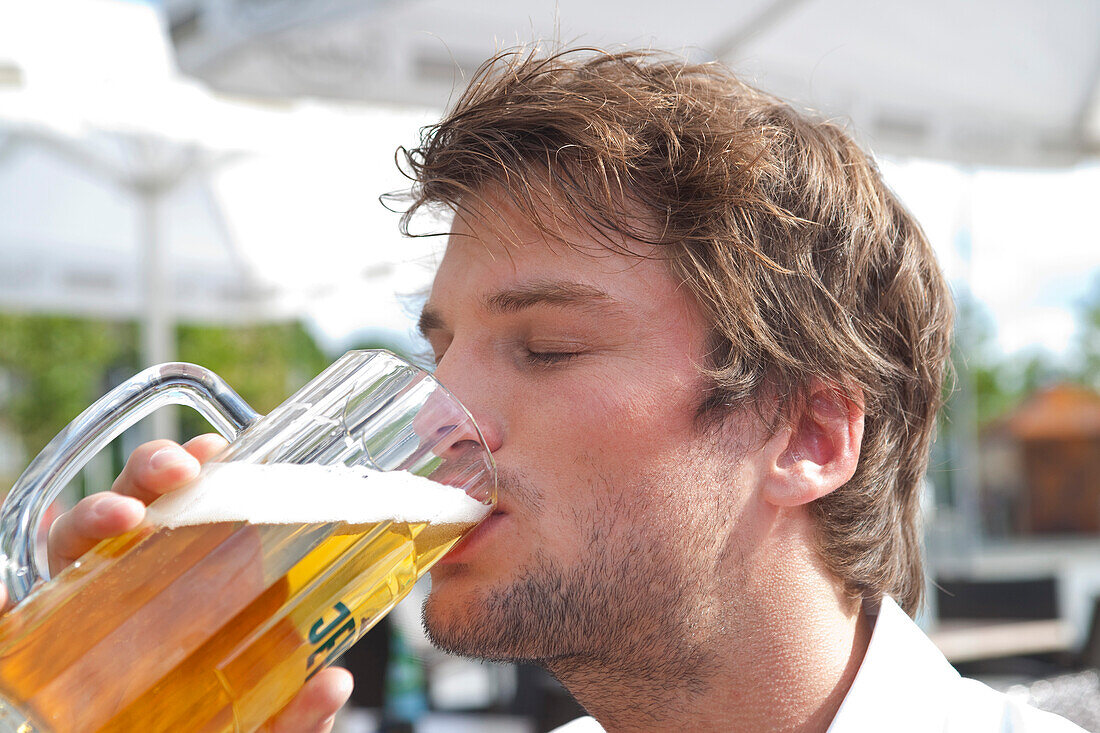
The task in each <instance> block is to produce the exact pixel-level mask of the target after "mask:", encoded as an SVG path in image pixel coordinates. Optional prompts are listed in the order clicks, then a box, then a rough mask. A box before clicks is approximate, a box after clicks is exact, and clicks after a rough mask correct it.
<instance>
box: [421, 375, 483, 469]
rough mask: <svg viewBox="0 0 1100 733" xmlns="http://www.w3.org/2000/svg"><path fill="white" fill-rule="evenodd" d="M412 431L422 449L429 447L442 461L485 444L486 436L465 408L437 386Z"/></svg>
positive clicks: (457, 456) (459, 455)
mask: <svg viewBox="0 0 1100 733" xmlns="http://www.w3.org/2000/svg"><path fill="white" fill-rule="evenodd" d="M413 430H414V431H415V432H416V435H417V437H418V438H419V439H420V445H421V447H422V448H424V447H426V448H428V449H430V450H431V452H432V453H434V454H435V455H437V456H440V457H442V458H448V459H455V458H459V457H461V456H462V455H463V454H465V453H467V452H468V451H470V450H472V449H474V448H476V447H477V446H482V445H485V440H484V438H483V436H482V435H481V434H479V432H478V428H477V427H476V426H475V423H474V421H473V419H472V418H471V417H470V416H469V415H468V414H467V413H466V411H465V410H463V408H462V405H460V404H459V402H458V401H457V400H456V399H455V398H454V397H453V396H451V395H450V394H449V393H448V392H447V391H446V390H443V389H440V388H438V387H437V388H436V389H435V391H434V392H432V393H431V395H429V397H428V399H427V400H426V401H425V402H424V406H423V407H421V408H420V411H419V412H418V413H417V414H416V416H415V417H414V418H413Z"/></svg>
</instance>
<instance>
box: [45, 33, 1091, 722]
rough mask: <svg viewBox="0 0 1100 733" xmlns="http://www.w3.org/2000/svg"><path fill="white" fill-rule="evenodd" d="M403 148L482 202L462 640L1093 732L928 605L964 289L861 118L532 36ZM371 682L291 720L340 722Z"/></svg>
mask: <svg viewBox="0 0 1100 733" xmlns="http://www.w3.org/2000/svg"><path fill="white" fill-rule="evenodd" d="M406 161H407V163H408V171H409V173H410V175H411V176H412V178H413V179H414V181H415V184H416V186H415V188H414V194H413V195H414V199H413V202H412V206H411V208H410V211H409V214H408V215H407V216H409V217H411V216H412V214H413V213H415V211H416V210H418V209H420V208H422V207H425V206H442V207H445V208H449V209H451V210H452V211H453V212H454V223H453V225H452V227H451V234H450V239H449V242H448V245H447V250H446V253H445V256H444V258H443V260H442V263H441V265H440V268H439V272H438V274H437V276H436V279H435V281H434V285H433V287H432V291H431V294H430V297H429V298H428V301H427V304H426V306H425V308H424V312H423V315H422V317H421V323H420V325H421V329H422V331H423V332H424V335H425V336H426V338H427V340H428V341H429V343H430V344H431V347H432V351H433V352H434V355H435V359H436V362H437V374H438V376H439V377H440V379H441V381H442V382H443V383H444V384H446V385H448V386H449V387H450V388H451V389H452V390H453V391H454V392H455V393H456V395H457V396H458V397H459V398H460V399H461V400H462V401H463V402H464V403H465V404H466V406H467V407H468V408H469V409H470V410H471V412H472V413H473V415H474V417H475V419H476V420H477V422H478V424H479V425H480V427H481V429H482V432H483V435H484V439H485V441H486V442H487V447H488V448H489V449H490V450H491V451H492V452H493V454H494V456H495V459H496V462H497V465H498V467H499V471H500V509H499V511H498V512H496V513H495V514H494V515H493V516H492V517H491V518H490V519H489V520H487V521H486V522H485V523H484V524H483V525H482V526H481V527H480V528H479V529H478V530H477V531H476V532H475V533H474V535H473V536H472V537H471V538H470V539H469V540H468V541H465V542H464V543H463V544H462V545H461V546H460V547H459V548H457V549H456V550H455V551H454V552H452V553H451V554H450V555H449V556H448V557H446V558H445V559H444V560H443V561H441V562H440V563H439V565H437V566H436V568H435V569H434V570H433V572H432V592H431V594H430V596H429V599H428V601H427V603H426V604H425V607H424V620H425V624H426V626H427V629H428V631H429V634H430V635H431V638H432V639H433V640H434V641H435V643H436V644H438V645H439V646H441V647H443V648H444V649H447V650H450V651H453V652H457V653H460V654H468V655H472V656H476V657H481V658H488V659H498V660H518V661H528V662H533V663H536V664H540V665H542V666H544V667H545V668H546V669H548V670H549V671H550V672H552V673H553V674H554V675H555V676H556V677H558V679H560V680H561V681H562V683H563V684H564V685H565V686H566V687H567V688H568V689H569V690H570V691H571V692H572V693H573V694H574V696H575V697H576V698H577V699H578V701H580V703H581V704H582V705H584V706H585V708H586V709H587V710H588V711H590V713H591V714H592V715H593V717H594V719H595V721H599V725H602V727H603V728H604V729H606V730H609V731H668V730H686V729H693V730H706V731H711V730H713V731H773V730H774V731H779V730H783V731H825V730H826V729H828V730H831V731H836V732H838V733H840V732H841V731H853V730H913V731H918V730H920V731H924V730H950V731H956V730H957V731H982V730H990V731H993V730H997V731H1001V730H1025V729H1027V730H1072V729H1073V726H1071V725H1069V724H1068V723H1065V722H1064V721H1060V720H1059V719H1056V718H1053V717H1052V716H1047V715H1045V714H1042V713H1038V712H1037V711H1033V710H1030V709H1028V708H1025V707H1023V706H1020V705H1017V704H1015V703H1013V702H1011V701H1009V700H1007V699H1006V698H1004V697H1002V696H1000V695H997V694H996V693H993V692H992V691H990V690H988V689H987V688H984V687H981V686H980V685H977V684H976V683H968V682H966V681H962V680H960V679H959V677H958V675H957V674H956V673H955V672H954V671H953V670H952V669H951V668H950V666H949V665H948V664H947V662H946V660H944V659H943V657H942V656H941V655H939V653H938V652H937V651H936V650H935V649H934V648H933V647H931V645H930V643H929V642H928V641H927V639H925V638H924V637H923V636H922V635H921V634H920V632H919V631H918V630H917V629H916V627H915V626H913V625H912V623H911V622H910V621H909V620H908V619H907V618H906V617H905V613H904V612H908V613H912V612H914V611H915V610H916V609H917V607H918V606H919V603H920V600H921V593H922V585H923V570H922V567H921V559H920V549H919V546H920V530H919V524H918V498H919V497H918V494H919V488H920V480H921V477H922V475H923V473H924V470H925V467H926V464H927V459H928V447H929V443H930V441H931V437H932V431H933V425H934V420H935V415H936V412H937V409H938V408H939V406H940V395H941V383H942V378H943V373H944V368H945V362H946V358H947V354H948V350H949V340H950V324H951V306H950V297H949V294H948V291H947V288H946V286H945V284H944V281H943V278H942V276H941V274H940V271H939V269H938V267H937V265H936V262H935V259H934V257H933V254H932V250H931V248H930V247H929V245H928V243H927V241H926V240H925V238H924V236H923V234H922V233H921V231H920V229H919V227H918V225H917V224H916V222H915V221H914V220H913V219H912V217H911V216H910V215H909V214H908V213H907V212H906V211H905V210H904V209H903V207H902V206H901V205H900V203H899V202H898V201H897V200H896V198H895V197H894V196H893V194H892V193H891V192H890V191H889V190H888V189H887V188H886V186H885V185H884V184H883V183H882V181H881V178H880V176H879V174H878V172H877V170H876V169H875V167H874V164H873V163H872V161H871V160H870V159H869V158H868V157H867V156H866V155H865V154H864V153H863V152H862V151H860V150H859V148H858V147H857V146H856V145H855V144H854V143H852V141H851V140H850V139H849V138H848V137H847V136H846V135H845V134H844V132H843V131H842V130H840V129H839V128H838V127H836V126H835V125H833V124H831V123H827V122H822V121H817V120H814V119H811V118H809V117H807V116H804V115H802V114H800V113H798V112H795V111H794V110H792V109H791V108H790V107H788V106H786V105H784V104H783V103H781V102H779V101H778V100H776V99H774V98H772V97H770V96H767V95H765V94H762V93H760V92H758V91H756V90H753V89H751V88H750V87H748V86H746V85H744V84H743V83H741V82H740V81H738V80H737V79H736V78H734V77H733V76H732V75H731V74H730V73H729V72H727V71H726V70H724V69H723V68H721V67H719V66H716V65H690V64H686V63H685V62H683V61H679V60H675V59H665V58H662V57H659V56H656V55H650V54H644V53H623V54H617V55H610V54H605V53H601V52H583V51H582V52H569V53H562V54H557V55H551V56H540V55H538V54H537V53H527V52H519V53H510V54H502V55H501V56H499V57H497V58H495V59H493V60H492V61H490V62H489V63H488V64H487V65H486V66H485V67H483V68H482V70H481V71H480V72H479V73H478V74H477V75H476V76H475V77H474V79H473V81H472V82H471V84H470V86H469V88H468V89H467V91H466V92H465V93H464V95H463V96H462V97H461V98H460V99H459V101H458V102H457V104H456V106H455V108H454V109H453V110H452V111H451V113H450V114H449V115H448V116H447V117H446V118H445V119H444V120H443V121H442V122H440V123H439V124H438V125H436V126H435V127H434V128H432V129H430V130H428V131H427V133H426V135H425V138H424V140H423V142H422V146H421V147H420V148H418V149H416V150H413V151H410V152H407V153H406ZM407 223H408V218H407V219H406V225H407ZM185 448H186V451H181V450H180V449H179V448H178V447H175V446H172V445H169V444H166V443H163V442H158V443H154V444H150V445H147V446H143V447H142V448H141V449H139V450H138V451H137V452H135V454H134V456H133V457H131V460H130V461H129V463H128V464H127V467H126V469H125V471H124V472H123V474H122V475H121V476H120V477H119V480H118V482H116V486H115V489H116V491H117V492H118V493H121V494H128V495H130V496H131V497H136V499H138V500H139V501H134V500H133V499H126V498H124V497H119V496H117V495H114V496H112V495H104V496H100V497H91V498H90V499H88V500H86V501H85V502H82V503H81V505H79V506H78V507H77V508H75V509H74V510H73V511H72V512H70V513H69V514H68V515H66V516H65V517H63V518H62V519H59V520H58V522H57V523H56V525H55V527H54V530H53V532H52V537H53V539H52V543H51V551H52V553H53V554H54V556H55V558H56V560H57V562H58V563H64V562H68V561H71V560H72V559H73V558H75V557H76V556H78V555H79V554H80V553H81V552H82V551H83V550H84V549H86V548H87V547H88V546H89V545H90V543H91V542H93V541H94V540H96V539H98V538H100V537H103V536H108V535H111V534H115V533H118V532H120V531H123V530H124V529H126V528H128V527H131V526H133V524H135V523H136V522H137V521H138V520H139V519H140V517H141V515H142V512H143V507H142V504H143V503H144V502H147V501H148V500H149V499H151V498H153V497H154V496H156V495H157V494H159V493H162V492H163V491H166V490H170V489H171V488H174V487H175V486H177V485H179V484H180V483H182V482H184V481H185V480H186V479H188V478H189V477H191V476H192V475H194V473H195V472H196V471H197V468H198V464H199V462H200V461H202V460H204V459H205V458H207V457H209V456H210V455H211V454H212V453H213V452H214V451H215V450H216V449H217V441H216V440H215V439H212V438H202V439H198V440H197V441H193V442H192V443H191V444H188V445H187V446H185ZM899 607H900V608H899ZM902 609H903V610H904V612H903V610H902ZM349 684H350V681H349V680H348V679H347V677H346V675H344V674H343V673H342V672H341V671H338V670H331V671H329V672H328V673H327V674H326V675H324V676H318V678H316V679H315V681H314V683H313V684H311V685H310V686H309V687H307V689H305V690H304V691H303V693H302V695H300V696H299V698H298V699H297V700H296V701H295V702H294V703H292V705H291V706H290V707H288V709H287V710H286V711H284V715H283V717H282V719H281V720H279V721H276V722H275V723H273V725H274V726H278V725H283V726H284V727H285V728H284V729H286V730H325V729H327V727H328V726H329V725H330V720H329V716H330V715H331V714H332V712H333V711H334V710H335V709H336V707H338V706H339V704H340V703H341V702H342V700H343V699H345V698H346V695H347V691H348V685H349ZM595 721H593V720H592V719H583V720H581V721H578V722H576V723H574V724H571V726H567V729H568V730H570V731H572V730H599V726H598V725H597V724H596V722H595Z"/></svg>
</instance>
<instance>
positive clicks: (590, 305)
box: [416, 280, 621, 338]
mask: <svg viewBox="0 0 1100 733" xmlns="http://www.w3.org/2000/svg"><path fill="white" fill-rule="evenodd" d="M484 304H485V308H486V310H488V311H489V312H491V313H501V314H503V313H517V312H519V311H522V310H524V309H525V308H531V307H533V306H536V305H550V306H559V307H574V308H575V307H579V308H585V309H598V310H599V311H600V312H601V313H608V311H610V312H611V313H612V314H614V313H616V312H618V311H620V310H621V307H620V305H619V303H618V301H616V300H615V299H614V298H612V297H611V296H610V295H608V294H607V293H606V292H604V291H603V290H600V289H599V288H597V287H593V286H592V285H585V284H584V283H578V282H571V281H567V280H552V281H551V280H547V281H537V282H532V283H525V284H523V285H515V286H512V287H509V288H504V289H502V290H498V291H496V292H493V293H490V294H489V295H487V296H486V297H485V298H484ZM416 328H417V330H418V331H419V332H420V335H421V336H423V337H424V338H427V337H428V333H429V332H430V331H445V330H447V324H446V321H444V319H443V314H441V313H440V312H439V311H438V310H436V309H435V308H434V307H432V305H431V303H427V304H425V305H424V308H423V310H421V311H420V318H419V320H418V321H417V324H416Z"/></svg>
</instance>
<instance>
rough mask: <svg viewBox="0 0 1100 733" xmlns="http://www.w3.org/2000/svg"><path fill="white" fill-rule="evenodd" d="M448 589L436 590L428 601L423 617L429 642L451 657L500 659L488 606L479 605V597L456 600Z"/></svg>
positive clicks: (434, 589)
mask: <svg viewBox="0 0 1100 733" xmlns="http://www.w3.org/2000/svg"><path fill="white" fill-rule="evenodd" d="M444 584H445V583H444ZM434 585H435V583H434V581H433V586H434ZM441 585H443V584H441ZM448 590H450V589H445V590H441V591H440V592H437V591H436V588H434V587H433V589H432V592H431V593H430V594H429V595H428V597H427V598H426V599H425V600H424V607H423V609H422V615H423V621H424V630H425V631H427V633H428V640H429V641H431V643H432V644H433V645H434V646H436V647H438V648H439V649H442V650H443V651H445V652H449V653H451V654H459V655H462V656H466V657H478V658H482V659H499V658H500V654H499V652H500V651H501V650H499V649H491V648H490V647H491V636H492V635H493V633H492V632H493V630H492V629H491V628H489V625H490V624H491V622H490V621H489V620H488V619H486V618H485V615H484V613H483V609H484V605H483V604H481V603H479V602H478V601H479V599H478V598H476V596H475V597H469V596H468V597H467V598H465V599H462V600H458V599H454V598H452V597H450V596H451V595H453V594H449V593H448V592H447V591H448ZM470 595H474V594H470Z"/></svg>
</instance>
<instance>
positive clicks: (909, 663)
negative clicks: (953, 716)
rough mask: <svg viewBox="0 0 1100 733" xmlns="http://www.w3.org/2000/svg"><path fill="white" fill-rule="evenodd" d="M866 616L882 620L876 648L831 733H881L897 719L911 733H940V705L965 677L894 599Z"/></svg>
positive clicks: (872, 648) (873, 644) (876, 630)
mask: <svg viewBox="0 0 1100 733" xmlns="http://www.w3.org/2000/svg"><path fill="white" fill-rule="evenodd" d="M864 612H865V613H868V614H869V615H877V617H878V618H877V619H876V621H875V628H874V630H873V631H872V632H871V642H870V644H869V645H868V646H867V654H866V655H865V656H864V658H863V664H861V665H860V667H859V671H858V672H857V673H856V678H855V680H854V681H853V682H852V687H851V689H849V690H848V694H847V695H846V696H845V697H844V701H843V702H842V703H841V704H840V709H839V710H837V713H836V717H834V718H833V723H832V725H830V726H829V729H828V733H848V732H849V731H869V730H880V726H882V724H883V720H890V719H891V718H894V719H899V718H902V719H904V720H905V725H904V727H905V730H939V729H940V728H941V727H942V725H943V709H942V708H941V707H940V706H939V705H937V704H936V701H941V700H946V699H950V697H952V690H953V687H954V686H955V685H957V684H958V680H959V673H958V672H956V671H955V668H954V667H952V666H951V664H950V663H949V662H948V661H947V659H946V658H945V657H944V656H943V654H941V653H940V650H939V649H937V648H936V646H935V645H934V644H933V643H932V642H931V641H930V640H929V638H928V637H927V636H925V635H924V632H923V631H921V630H920V628H919V627H918V626H917V625H916V624H915V623H913V621H912V620H911V619H910V618H909V617H908V616H907V615H906V614H905V612H904V611H902V610H901V608H900V607H899V606H898V604H897V603H896V602H895V601H894V599H893V598H890V597H889V596H885V597H883V599H882V601H881V603H879V604H878V608H877V609H876V608H874V607H873V604H866V606H865V609H864Z"/></svg>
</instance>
